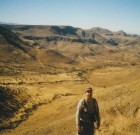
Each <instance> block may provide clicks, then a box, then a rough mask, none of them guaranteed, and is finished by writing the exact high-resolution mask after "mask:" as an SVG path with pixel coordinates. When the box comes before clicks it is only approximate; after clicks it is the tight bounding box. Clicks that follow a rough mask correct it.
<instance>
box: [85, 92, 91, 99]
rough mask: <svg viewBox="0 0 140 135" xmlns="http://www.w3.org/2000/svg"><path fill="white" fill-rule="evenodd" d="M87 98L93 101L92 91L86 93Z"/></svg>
mask: <svg viewBox="0 0 140 135" xmlns="http://www.w3.org/2000/svg"><path fill="white" fill-rule="evenodd" d="M85 94H86V98H87V99H91V98H92V91H86V93H85Z"/></svg>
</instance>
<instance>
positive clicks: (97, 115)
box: [95, 100, 100, 128]
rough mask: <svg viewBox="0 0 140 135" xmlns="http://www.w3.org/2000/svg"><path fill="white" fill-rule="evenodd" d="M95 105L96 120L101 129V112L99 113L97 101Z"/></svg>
mask: <svg viewBox="0 0 140 135" xmlns="http://www.w3.org/2000/svg"><path fill="white" fill-rule="evenodd" d="M95 101H96V102H95V105H96V119H97V128H100V111H99V106H98V103H97V100H95Z"/></svg>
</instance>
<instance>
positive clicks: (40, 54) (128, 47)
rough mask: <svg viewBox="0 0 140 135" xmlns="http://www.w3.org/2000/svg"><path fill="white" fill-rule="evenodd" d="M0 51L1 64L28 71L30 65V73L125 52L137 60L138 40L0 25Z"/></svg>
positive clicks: (100, 31) (119, 35)
mask: <svg viewBox="0 0 140 135" xmlns="http://www.w3.org/2000/svg"><path fill="white" fill-rule="evenodd" d="M0 49H1V53H0V57H1V62H7V63H11V62H14V63H18V64H25V65H26V68H27V67H29V68H30V69H31V65H32V68H33V69H34V68H35V67H36V68H37V67H38V68H40V66H41V67H45V66H48V67H50V66H51V67H52V65H53V66H56V65H57V66H58V65H59V66H60V67H61V66H62V65H63V66H66V67H69V65H70V64H76V65H78V64H80V63H81V58H82V59H84V58H85V57H94V56H96V55H105V54H110V52H111V53H117V52H120V53H121V51H124V49H125V51H126V52H129V55H130V54H131V53H132V54H134V55H136V57H139V49H140V37H139V36H137V35H130V34H127V33H125V32H123V31H118V32H112V31H110V30H107V29H104V28H98V27H95V28H92V29H88V30H84V29H81V28H75V27H72V26H45V25H5V24H1V25H0ZM112 57H114V56H112ZM130 57H131V56H130ZM90 61H91V60H89V64H90ZM27 63H29V64H27ZM30 63H32V64H30ZM50 63H51V64H50ZM60 69H61V68H60ZM46 70H47V69H46ZM10 71H11V70H9V73H10ZM2 72H3V71H2Z"/></svg>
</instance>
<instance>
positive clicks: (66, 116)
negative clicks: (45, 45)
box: [0, 66, 140, 135]
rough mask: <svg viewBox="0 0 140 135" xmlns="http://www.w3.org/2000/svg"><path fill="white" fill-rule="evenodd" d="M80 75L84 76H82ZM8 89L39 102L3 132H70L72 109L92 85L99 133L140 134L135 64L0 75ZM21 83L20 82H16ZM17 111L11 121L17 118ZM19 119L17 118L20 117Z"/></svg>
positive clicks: (21, 134)
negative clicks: (25, 93)
mask: <svg viewBox="0 0 140 135" xmlns="http://www.w3.org/2000/svg"><path fill="white" fill-rule="evenodd" d="M83 78H84V79H83ZM0 82H1V83H3V82H4V83H9V84H8V85H9V86H10V87H11V88H21V89H24V90H25V91H26V92H27V93H28V94H29V95H31V97H32V102H30V104H29V103H28V104H27V106H28V107H29V106H31V105H32V104H35V103H37V102H38V103H43V104H42V105H41V106H39V107H38V108H37V109H36V110H35V111H33V112H32V114H31V115H30V116H29V117H28V118H27V120H26V121H23V122H22V123H21V124H20V125H18V127H16V128H15V129H11V130H5V131H3V132H2V133H1V134H3V135H62V134H67V135H74V134H76V127H75V111H76V106H77V103H78V101H79V100H80V99H81V98H83V97H84V89H85V88H86V87H88V86H91V87H93V88H94V93H93V96H94V97H96V99H97V101H98V104H99V107H100V115H101V127H100V129H99V130H98V131H97V132H98V134H100V135H105V134H106V135H113V134H118V135H126V134H127V135H138V134H139V133H140V110H139V101H140V98H139V95H140V91H139V88H140V72H139V66H136V67H133V66H131V67H105V68H101V69H96V70H93V71H92V70H90V71H88V72H87V73H86V74H84V75H83V77H81V76H79V74H78V73H77V72H76V71H75V72H72V73H59V74H54V75H53V74H52V75H49V74H36V73H28V72H25V73H23V75H19V76H15V77H14V76H12V77H10V76H4V77H0ZM20 82H22V83H20ZM20 113H23V112H22V111H21V112H19V114H17V115H18V116H19V117H18V116H15V117H14V119H13V121H14V120H15V121H16V119H19V118H20V115H22V114H20ZM20 119H21V118H20Z"/></svg>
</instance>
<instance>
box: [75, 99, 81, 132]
mask: <svg viewBox="0 0 140 135" xmlns="http://www.w3.org/2000/svg"><path fill="white" fill-rule="evenodd" d="M81 105H82V101H80V102H79V103H78V105H77V110H76V127H77V131H78V132H80V131H81V125H80V110H81Z"/></svg>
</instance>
